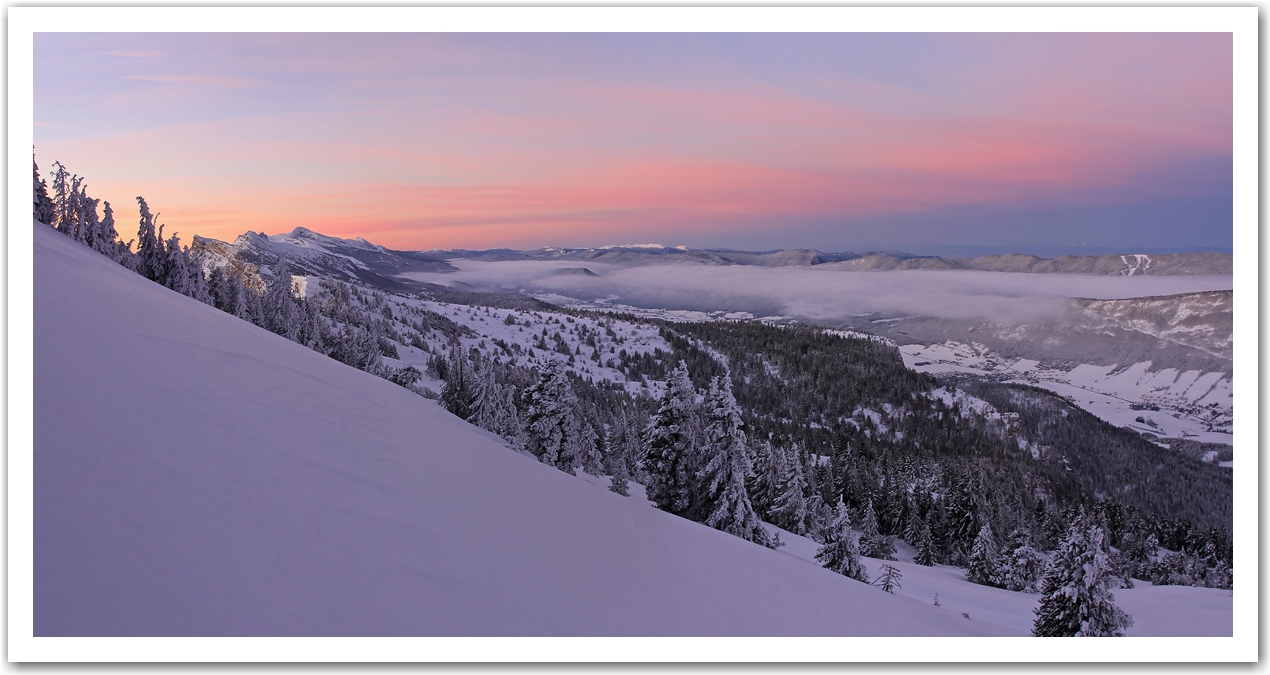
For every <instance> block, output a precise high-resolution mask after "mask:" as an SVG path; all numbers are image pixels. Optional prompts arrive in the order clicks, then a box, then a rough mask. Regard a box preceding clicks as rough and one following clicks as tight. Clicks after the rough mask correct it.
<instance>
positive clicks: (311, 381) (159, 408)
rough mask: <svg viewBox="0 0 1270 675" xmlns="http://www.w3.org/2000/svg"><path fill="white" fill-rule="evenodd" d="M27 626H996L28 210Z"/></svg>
mask: <svg viewBox="0 0 1270 675" xmlns="http://www.w3.org/2000/svg"><path fill="white" fill-rule="evenodd" d="M34 242H35V245H34V259H35V267H34V270H35V296H34V303H35V304H34V308H35V325H34V335H35V353H34V372H35V390H34V393H35V399H34V405H35V418H34V477H35V478H34V542H33V545H34V557H33V563H34V579H33V592H34V617H33V618H34V630H35V634H36V635H37V636H55V635H81V636H83V635H93V636H112V635H115V636H119V635H150V636H160V635H208V636H215V635H226V636H228V635H240V636H241V635H308V636H322V635H486V636H494V635H523V636H531V635H579V636H580V635H646V636H652V635H738V636H739V635H949V636H951V635H991V634H1000V633H1001V632H1002V630H1001V627H999V626H996V625H993V624H988V623H986V622H977V621H969V622H967V621H965V620H964V619H962V618H961V617H959V616H956V615H951V616H950V615H949V613H948V612H946V611H940V610H939V608H934V607H932V606H930V605H929V604H928V603H927V602H925V600H924V599H923V600H920V601H919V600H915V599H912V598H906V597H902V596H891V595H889V594H886V593H883V592H881V591H880V590H878V589H876V588H870V587H868V586H864V585H861V584H859V583H856V582H854V581H851V580H849V579H846V578H844V577H841V576H839V575H836V574H833V573H831V572H828V571H826V570H823V569H821V568H819V567H818V566H816V565H813V564H808V563H807V562H806V561H802V560H798V559H797V558H794V557H791V556H790V555H789V554H787V553H785V552H784V551H772V550H768V549H765V548H762V547H760V546H756V545H753V544H750V543H747V542H745V541H742V540H740V539H737V538H735V537H732V536H730V535H727V534H723V533H721V532H718V531H715V530H712V529H709V528H706V527H704V526H701V525H698V524H695V523H691V522H689V521H686V520H683V519H680V518H677V517H674V516H671V515H669V514H666V513H663V512H660V511H658V510H656V509H653V508H649V507H648V505H647V504H646V503H644V502H641V501H640V500H637V499H632V498H623V497H620V496H617V495H615V494H613V493H611V492H609V491H608V490H606V489H604V488H603V487H602V486H598V485H593V484H591V483H590V482H588V481H587V480H584V479H579V478H577V477H573V476H569V475H567V474H564V473H562V472H560V471H557V470H555V469H553V468H550V467H547V466H545V465H542V464H539V463H538V462H536V461H534V460H533V459H532V458H528V457H525V456H521V455H518V454H515V453H513V452H511V451H510V450H508V449H507V448H505V447H503V446H502V445H500V444H499V443H498V442H496V441H495V440H493V439H492V438H491V437H490V435H489V434H486V433H484V432H481V431H479V430H477V429H476V428H474V427H472V426H470V425H468V424H466V423H464V422H461V421H459V420H458V419H456V418H454V417H452V416H450V415H449V414H447V413H445V412H444V411H442V410H441V409H440V408H438V407H437V406H436V405H435V404H434V403H432V402H431V401H428V400H426V399H423V398H421V397H419V396H417V395H415V394H413V393H411V392H409V391H407V390H405V389H403V388H400V387H397V386H395V385H393V384H391V383H389V382H387V381H385V380H381V379H378V378H375V377H372V376H370V375H367V374H365V373H362V372H360V371H357V370H354V369H352V368H349V367H347V366H344V365H342V364H340V363H337V362H335V361H333V360H331V359H329V358H326V357H324V356H321V355H319V354H317V353H315V352H312V351H310V350H308V349H306V348H304V347H302V346H300V345H297V344H294V343H292V342H289V341H287V340H285V339H283V338H281V337H278V336H275V335H272V334H270V333H267V332H265V331H263V330H261V329H259V328H256V327H254V326H252V325H250V324H248V323H245V322H242V321H239V320H237V319H234V318H233V317H231V316H229V315H226V314H223V313H220V312H218V311H216V310H215V309H213V308H211V307H208V306H206V305H203V304H200V303H198V302H196V301H194V300H191V299H189V298H186V297H183V296H180V295H177V294H175V293H172V292H170V291H168V290H166V289H163V288H161V287H159V286H157V285H155V284H153V283H151V282H149V281H146V280H145V279H143V278H141V277H139V276H137V275H135V274H133V273H131V272H128V271H126V270H124V269H122V268H120V267H118V266H116V265H115V264H114V263H112V262H110V261H109V260H107V259H106V258H104V257H102V256H99V255H97V254H95V253H93V252H92V251H90V250H88V249H86V248H84V247H82V246H80V245H78V244H76V243H75V242H73V241H71V240H69V239H67V238H65V237H63V236H62V235H60V234H57V233H55V232H53V231H51V230H48V229H46V228H43V227H39V226H37V228H36V231H35V235H34Z"/></svg>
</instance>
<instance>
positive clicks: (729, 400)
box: [697, 376, 773, 546]
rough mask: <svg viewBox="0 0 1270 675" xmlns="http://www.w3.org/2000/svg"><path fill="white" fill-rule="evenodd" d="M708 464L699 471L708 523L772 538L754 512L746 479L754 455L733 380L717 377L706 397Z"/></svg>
mask: <svg viewBox="0 0 1270 675" xmlns="http://www.w3.org/2000/svg"><path fill="white" fill-rule="evenodd" d="M704 407H705V418H706V428H705V434H704V436H705V443H704V445H703V455H704V459H705V466H704V467H702V469H701V470H700V471H699V472H697V478H698V480H699V481H701V486H702V488H703V490H702V504H701V512H702V513H704V514H706V516H705V521H704V522H705V524H706V525H709V526H710V527H713V528H714V529H716V530H723V531H724V532H727V533H728V534H732V535H735V536H738V537H740V538H742V539H745V540H747V541H752V542H755V543H758V544H763V545H764V546H771V545H772V543H773V542H772V541H771V540H770V537H768V535H767V531H766V530H764V529H763V525H762V523H760V522H759V519H758V516H757V515H755V513H754V507H753V506H752V505H751V504H750V495H749V493H748V492H747V491H746V488H745V483H746V480H747V479H748V478H749V477H750V475H751V474H752V473H753V464H754V460H753V457H751V455H750V449H749V446H748V445H747V444H746V442H745V432H744V431H743V430H742V423H741V408H740V406H738V405H737V404H736V398H734V397H733V396H732V382H731V380H730V379H727V378H726V376H725V377H723V378H720V377H715V378H714V379H713V380H711V382H710V391H709V393H707V394H706V400H705V406H704Z"/></svg>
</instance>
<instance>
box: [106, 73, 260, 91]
mask: <svg viewBox="0 0 1270 675" xmlns="http://www.w3.org/2000/svg"><path fill="white" fill-rule="evenodd" d="M124 79H125V80H146V81H149V82H171V83H173V84H197V85H205V86H209V87H224V88H226V89H245V88H247V87H252V86H255V85H258V84H262V82H261V81H260V80H253V79H251V78H247V77H231V76H229V75H125V76H124Z"/></svg>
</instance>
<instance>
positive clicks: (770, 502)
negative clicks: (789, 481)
mask: <svg viewBox="0 0 1270 675" xmlns="http://www.w3.org/2000/svg"><path fill="white" fill-rule="evenodd" d="M784 476H785V454H784V453H783V452H781V451H780V449H779V448H776V447H774V446H773V445H772V442H771V441H769V440H766V439H764V440H763V441H761V442H759V443H756V444H755V446H754V479H753V480H752V481H751V485H752V486H753V487H752V488H751V489H750V495H751V501H752V503H753V504H754V512H755V513H757V514H758V515H759V517H760V518H765V519H767V520H768V521H772V522H774V521H775V520H776V519H775V518H774V517H773V516H772V508H773V507H774V506H775V504H776V500H777V497H779V496H780V494H781V483H782V481H783V479H784Z"/></svg>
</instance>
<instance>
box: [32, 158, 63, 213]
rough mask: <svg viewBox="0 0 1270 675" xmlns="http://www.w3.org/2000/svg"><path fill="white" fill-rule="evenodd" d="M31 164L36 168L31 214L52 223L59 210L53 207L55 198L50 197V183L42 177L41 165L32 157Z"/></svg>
mask: <svg viewBox="0 0 1270 675" xmlns="http://www.w3.org/2000/svg"><path fill="white" fill-rule="evenodd" d="M31 166H32V167H34V169H35V185H34V188H35V194H34V195H33V199H32V204H31V215H32V216H34V217H35V219H36V220H38V221H40V222H41V223H44V224H45V225H52V224H53V220H54V219H55V218H56V215H57V212H56V210H54V208H53V200H52V199H50V198H49V190H48V183H47V182H46V181H45V180H44V179H42V178H40V165H39V164H36V163H35V158H34V157H32V158H31Z"/></svg>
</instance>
